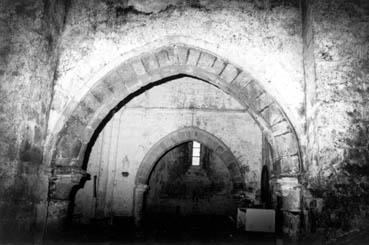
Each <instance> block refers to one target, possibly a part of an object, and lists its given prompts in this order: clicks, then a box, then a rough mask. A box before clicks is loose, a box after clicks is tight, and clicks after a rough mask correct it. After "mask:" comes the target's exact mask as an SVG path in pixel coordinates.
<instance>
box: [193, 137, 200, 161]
mask: <svg viewBox="0 0 369 245" xmlns="http://www.w3.org/2000/svg"><path fill="white" fill-rule="evenodd" d="M200 154H201V144H200V143H199V142H197V141H193V142H192V166H200Z"/></svg>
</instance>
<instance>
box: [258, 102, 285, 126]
mask: <svg viewBox="0 0 369 245" xmlns="http://www.w3.org/2000/svg"><path fill="white" fill-rule="evenodd" d="M261 116H262V117H263V118H264V120H265V121H267V122H268V123H269V125H274V124H276V123H278V122H280V121H282V120H285V117H284V115H283V113H282V112H281V110H280V109H279V106H278V105H277V104H275V103H273V104H271V105H270V106H268V107H267V108H266V109H265V110H263V111H262V112H261Z"/></svg>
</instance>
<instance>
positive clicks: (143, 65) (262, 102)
mask: <svg viewBox="0 0 369 245" xmlns="http://www.w3.org/2000/svg"><path fill="white" fill-rule="evenodd" d="M178 75H186V76H192V77H196V78H198V79H200V80H203V81H206V82H208V83H210V84H212V85H214V86H216V87H218V88H220V89H221V90H223V91H224V92H226V93H228V94H230V95H231V96H233V97H234V98H235V99H236V100H237V101H238V102H239V103H240V104H242V105H243V106H244V107H245V108H247V109H248V112H249V113H250V115H251V116H252V117H253V118H254V119H255V121H256V122H257V124H258V125H259V126H260V128H261V130H262V131H263V133H264V135H266V137H267V139H268V142H270V144H271V146H272V147H273V169H272V170H273V174H274V177H275V178H276V179H277V180H278V181H276V183H279V186H282V187H280V189H284V190H287V189H288V191H287V192H286V191H285V192H283V193H284V194H283V195H285V196H286V195H290V193H291V192H296V191H295V189H296V188H295V186H298V181H295V180H297V176H298V175H299V174H300V173H301V171H302V161H301V153H300V147H299V141H298V137H297V135H296V132H295V130H294V127H293V126H292V124H291V123H290V120H289V119H288V117H287V116H286V114H285V113H284V112H283V110H282V108H281V107H280V105H279V104H278V102H277V101H276V100H275V99H274V98H273V97H272V96H271V95H269V94H268V93H267V92H266V90H265V89H264V88H263V87H262V86H261V85H260V83H259V82H258V81H257V80H256V79H255V78H253V77H252V76H251V75H250V74H249V73H247V71H243V70H242V69H240V68H239V67H238V66H236V65H234V64H232V63H231V62H229V61H227V60H225V59H223V58H221V57H218V56H216V55H215V54H213V53H210V52H208V51H206V50H203V49H199V48H196V47H192V46H187V45H184V44H172V45H168V46H165V47H161V48H159V49H156V50H153V51H152V52H147V53H143V54H141V55H139V56H136V57H133V58H130V59H128V60H126V61H125V62H123V63H121V64H119V65H117V66H116V67H115V68H113V69H112V70H110V71H109V72H108V73H107V74H106V75H105V76H103V77H102V78H101V79H100V80H98V81H96V83H95V84H94V85H93V86H92V88H91V89H90V90H89V91H88V92H86V94H84V95H83V96H81V99H79V100H78V101H75V100H72V101H71V102H70V103H69V104H68V105H67V106H66V108H65V109H64V110H63V112H62V114H63V116H62V118H61V120H60V121H59V126H58V127H57V128H59V130H58V131H57V132H51V136H49V137H48V139H49V140H48V142H47V145H46V147H45V152H46V155H45V157H44V159H45V161H46V162H47V163H48V164H50V166H51V168H52V173H53V177H52V179H51V184H50V188H49V189H50V193H49V195H50V197H49V198H50V200H52V201H53V200H60V203H59V204H60V207H59V208H60V209H62V208H65V205H66V204H67V200H68V198H69V193H70V190H71V188H72V186H73V185H75V183H78V182H79V179H80V178H81V176H84V175H85V172H84V170H83V169H82V163H83V159H84V157H85V155H86V154H85V153H86V149H87V145H88V143H89V142H90V139H91V137H92V135H93V134H94V132H95V130H96V129H97V128H98V127H99V125H100V124H101V122H102V121H103V120H104V119H105V118H106V117H107V115H109V114H110V113H111V111H114V108H115V107H116V106H117V105H119V103H121V101H125V100H127V99H129V98H132V97H134V96H135V94H137V92H139V91H142V89H144V88H147V87H149V86H152V85H153V84H156V83H160V81H163V79H170V78H172V77H175V76H178ZM283 178H286V180H284V179H283ZM291 178H292V179H293V180H291ZM285 183H287V184H285ZM284 185H286V186H287V187H286V188H284V187H283V186H284ZM291 186H294V187H293V188H290V187H291ZM286 193H287V194H286ZM296 193H297V192H296ZM294 195H295V196H297V194H294ZM62 202H64V204H61V203H62ZM59 204H58V205H59ZM293 205H294V207H284V208H287V210H289V209H291V210H297V209H298V208H296V207H297V206H298V205H297V204H296V202H294V204H293ZM51 211H52V210H51ZM49 213H50V210H49Z"/></svg>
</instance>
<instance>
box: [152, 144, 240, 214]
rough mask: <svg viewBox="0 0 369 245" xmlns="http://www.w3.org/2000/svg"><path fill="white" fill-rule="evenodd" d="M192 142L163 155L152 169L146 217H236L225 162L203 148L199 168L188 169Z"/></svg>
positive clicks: (230, 182) (190, 167)
mask: <svg viewBox="0 0 369 245" xmlns="http://www.w3.org/2000/svg"><path fill="white" fill-rule="evenodd" d="M191 156H192V142H190V143H185V144H182V145H180V146H178V147H176V148H174V149H172V150H171V151H169V152H168V153H166V154H165V155H164V157H163V158H162V159H160V161H159V162H158V163H157V165H156V166H155V168H154V170H153V172H152V174H151V176H150V181H149V190H148V193H147V195H146V207H145V211H146V215H147V216H153V215H154V217H155V216H156V217H158V218H160V216H159V215H163V216H164V217H165V216H168V215H174V216H176V215H177V216H186V215H199V214H202V215H226V216H235V213H236V202H235V200H234V199H233V197H232V189H233V184H232V181H231V177H230V174H229V171H228V169H227V167H226V165H225V164H224V162H223V161H222V160H221V159H220V158H219V157H218V156H217V155H216V154H215V153H214V152H213V151H211V150H210V149H209V148H207V147H206V146H205V145H202V147H201V163H200V166H191V164H192V162H191V160H192V158H191Z"/></svg>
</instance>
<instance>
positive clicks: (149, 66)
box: [141, 55, 159, 74]
mask: <svg viewBox="0 0 369 245" xmlns="http://www.w3.org/2000/svg"><path fill="white" fill-rule="evenodd" d="M141 60H142V63H143V65H144V67H145V70H146V72H147V73H150V74H151V73H153V72H154V71H155V70H156V69H158V68H159V63H158V61H157V59H156V57H155V55H146V56H144V57H142V59H141Z"/></svg>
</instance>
